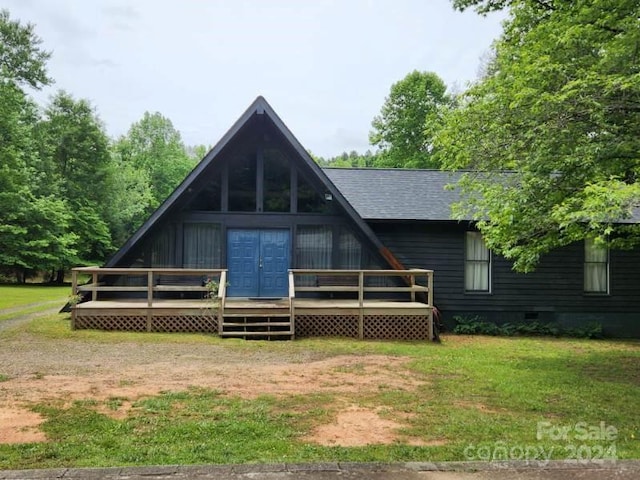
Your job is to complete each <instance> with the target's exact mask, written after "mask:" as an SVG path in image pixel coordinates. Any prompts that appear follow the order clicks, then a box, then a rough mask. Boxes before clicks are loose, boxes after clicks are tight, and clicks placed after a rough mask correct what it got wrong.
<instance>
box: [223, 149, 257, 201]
mask: <svg viewBox="0 0 640 480" xmlns="http://www.w3.org/2000/svg"><path fill="white" fill-rule="evenodd" d="M256 168H257V167H256V156H255V154H253V153H250V154H247V155H239V156H237V157H235V158H232V159H231V161H230V162H229V211H230V212H255V211H256Z"/></svg>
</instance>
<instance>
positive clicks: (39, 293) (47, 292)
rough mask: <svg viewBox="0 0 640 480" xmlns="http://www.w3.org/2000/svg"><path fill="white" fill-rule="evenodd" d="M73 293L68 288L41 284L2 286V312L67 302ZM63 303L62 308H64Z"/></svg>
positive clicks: (0, 300) (0, 301) (0, 292)
mask: <svg viewBox="0 0 640 480" xmlns="http://www.w3.org/2000/svg"><path fill="white" fill-rule="evenodd" d="M70 293H71V288H70V287H69V286H68V285H67V286H57V285H55V286H48V285H40V284H26V285H0V310H3V309H7V308H15V307H21V306H25V305H30V304H36V303H43V302H47V301H52V300H61V301H62V302H64V301H66V299H67V297H68V296H69V294H70ZM62 305H64V303H62V304H61V305H60V308H62Z"/></svg>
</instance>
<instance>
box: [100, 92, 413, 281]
mask: <svg viewBox="0 0 640 480" xmlns="http://www.w3.org/2000/svg"><path fill="white" fill-rule="evenodd" d="M254 115H266V116H268V117H269V119H270V120H271V121H272V122H273V124H274V125H275V127H276V128H277V129H278V130H279V132H280V133H281V134H282V136H283V137H284V138H285V140H286V141H287V142H288V143H289V145H290V146H291V147H292V148H293V150H294V151H295V152H296V153H297V154H298V156H299V158H300V159H301V160H302V161H303V162H304V163H305V164H306V166H307V167H308V169H309V171H311V172H312V174H313V175H315V177H316V178H317V180H319V182H320V183H321V184H322V185H323V186H324V187H325V188H326V190H327V192H329V193H330V194H331V195H332V196H333V200H334V201H335V202H336V203H337V204H338V205H339V206H340V207H342V209H343V211H344V212H345V213H346V215H347V217H348V218H349V219H350V220H351V221H352V222H353V225H354V227H355V228H356V229H357V230H359V231H360V233H361V234H362V235H363V236H364V237H365V238H367V239H368V240H369V241H370V242H371V243H372V244H373V246H375V248H376V249H377V251H378V253H380V255H381V256H382V257H383V258H384V259H385V260H386V261H387V262H389V264H390V265H391V266H392V267H394V268H398V267H401V265H400V264H399V263H398V262H397V261H396V260H395V259H394V258H393V256H391V255H390V253H389V251H388V250H387V249H386V248H385V247H384V246H383V245H382V243H381V242H380V240H379V239H378V237H377V236H376V235H375V233H374V232H373V231H372V230H371V228H369V226H368V225H367V224H366V222H365V221H364V220H363V219H362V217H360V215H359V214H358V213H357V212H356V211H355V209H354V208H353V207H352V205H351V204H350V203H349V202H348V201H347V199H346V198H345V197H344V196H343V195H342V193H341V192H340V190H338V189H337V188H336V186H335V185H334V184H333V183H332V182H331V180H330V179H329V178H328V177H327V175H326V174H325V173H324V172H323V171H322V169H321V168H320V167H319V166H318V164H317V163H316V162H315V161H314V160H313V158H311V156H310V155H309V153H308V152H307V151H306V150H305V149H304V147H303V146H302V145H301V144H300V142H299V141H298V140H297V139H296V138H295V136H294V135H293V133H291V131H290V130H289V129H288V128H287V126H286V125H285V124H284V122H283V121H282V120H281V119H280V117H279V116H278V115H277V114H276V112H275V111H274V110H273V108H271V105H269V103H268V102H267V101H266V100H265V99H264V98H263V97H262V96H259V97H258V98H256V99H255V101H254V102H253V103H252V104H251V105H250V106H249V108H247V110H246V111H245V112H244V113H243V114H242V115H241V116H240V118H239V119H238V120H237V121H236V122H235V123H234V124H233V126H232V127H231V128H230V129H229V130H228V131H227V133H225V134H224V135H223V136H222V138H221V139H220V141H218V143H217V144H216V145H215V146H214V147H213V148H212V149H211V150H210V151H209V152H208V153H207V154H206V155H205V156H204V158H203V159H202V160H201V161H200V163H198V165H197V166H196V167H195V168H194V169H193V170H192V171H191V173H189V175H187V177H186V178H185V179H184V181H183V182H182V183H181V184H180V185H179V186H178V187H177V188H176V189H175V190H174V191H173V193H172V194H171V195H170V196H169V197H168V198H167V199H166V200H165V201H164V202H163V203H162V205H160V206H159V207H158V209H157V210H156V211H155V212H153V213H152V214H151V216H150V217H149V218H148V219H147V221H146V222H145V223H144V224H143V225H142V226H141V227H140V228H139V229H138V230H137V231H136V232H135V233H134V234H133V235H132V236H131V238H130V239H129V240H128V241H127V242H126V243H125V244H124V245H123V246H122V247H121V248H120V249H119V250H118V251H117V252H116V253H115V254H114V255H113V256H112V257H111V259H109V261H108V262H107V264H106V266H107V267H115V266H117V265H118V263H119V262H120V261H121V260H122V259H123V258H124V257H125V256H126V255H127V253H128V252H130V251H132V250H133V249H134V247H136V246H137V245H138V244H139V243H140V242H141V241H142V240H143V239H144V238H145V236H146V234H147V233H148V232H149V231H150V230H151V229H152V228H153V227H154V226H155V225H156V224H158V223H159V222H160V221H161V220H162V218H163V217H164V216H165V215H166V214H167V213H168V212H169V211H170V209H171V208H172V207H173V206H174V205H175V204H176V203H177V202H178V201H179V199H180V198H181V197H182V196H183V195H185V194H186V193H187V192H188V190H189V188H190V187H191V186H192V185H193V184H194V183H195V182H196V181H197V180H198V179H199V177H200V176H201V175H203V174H204V173H205V172H206V170H207V169H208V167H209V166H210V165H211V164H212V163H213V162H215V161H216V158H218V157H219V155H220V153H221V152H222V151H223V150H224V149H225V147H226V146H227V145H229V144H230V142H231V141H232V140H233V139H234V138H235V137H236V135H238V134H239V132H240V131H241V130H242V128H243V127H244V126H245V125H247V124H248V122H250V120H251V119H252V118H253V117H254Z"/></svg>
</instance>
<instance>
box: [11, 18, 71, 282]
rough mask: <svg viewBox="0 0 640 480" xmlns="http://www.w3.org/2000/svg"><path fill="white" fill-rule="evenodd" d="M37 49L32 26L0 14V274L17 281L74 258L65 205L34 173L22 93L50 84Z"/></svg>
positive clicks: (29, 105)
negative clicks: (10, 275)
mask: <svg viewBox="0 0 640 480" xmlns="http://www.w3.org/2000/svg"><path fill="white" fill-rule="evenodd" d="M40 43H41V40H40V39H39V38H38V37H37V36H35V34H34V32H33V26H31V25H26V26H24V25H21V24H20V23H19V22H18V21H12V20H11V19H10V18H9V13H8V12H7V11H6V10H2V11H0V99H2V101H0V269H1V270H2V271H4V272H8V273H13V274H15V275H16V277H17V279H18V280H19V281H25V279H26V277H27V275H28V274H29V273H30V272H34V271H38V270H43V269H45V270H48V269H50V268H51V267H52V265H53V262H54V261H58V259H59V258H60V257H70V256H72V255H75V250H74V249H73V246H72V244H73V241H74V237H73V235H70V234H69V233H68V232H67V231H66V226H67V222H68V220H69V218H68V214H67V212H66V211H67V206H66V204H65V202H64V200H61V199H59V198H55V197H52V196H48V195H43V194H42V193H41V189H42V188H43V185H46V183H47V181H48V179H46V178H45V176H44V174H42V173H40V172H39V171H38V169H37V167H38V164H39V162H38V155H37V151H36V148H35V142H34V125H35V124H36V122H37V121H38V110H37V106H36V105H35V104H34V102H33V101H31V100H30V99H29V98H28V97H27V95H26V94H25V92H24V91H23V89H22V87H23V86H30V87H32V88H36V89H37V88H40V87H42V86H43V85H46V84H48V83H49V82H50V79H49V78H48V77H47V74H46V66H45V63H46V60H47V59H48V58H49V53H47V52H45V51H43V50H41V49H40V47H39V45H40ZM36 193H37V194H36Z"/></svg>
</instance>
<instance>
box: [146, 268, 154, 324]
mask: <svg viewBox="0 0 640 480" xmlns="http://www.w3.org/2000/svg"><path fill="white" fill-rule="evenodd" d="M152 306H153V270H149V271H148V272H147V332H150V331H151V330H152V327H153V312H152V310H151V307H152Z"/></svg>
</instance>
